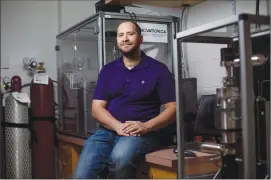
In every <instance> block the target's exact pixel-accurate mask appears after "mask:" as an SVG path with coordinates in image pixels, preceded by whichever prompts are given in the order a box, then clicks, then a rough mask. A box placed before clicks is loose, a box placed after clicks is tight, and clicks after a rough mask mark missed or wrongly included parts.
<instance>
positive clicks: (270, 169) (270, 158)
mask: <svg viewBox="0 0 271 180" xmlns="http://www.w3.org/2000/svg"><path fill="white" fill-rule="evenodd" d="M268 7H269V8H268V10H269V11H268V15H270V14H271V13H270V11H271V2H270V0H268ZM270 28H271V18H270V19H269V29H270ZM270 42H271V36H270ZM269 48H270V49H269V54H270V52H271V46H270V47H269ZM270 68H271V64H270ZM270 77H271V73H270ZM270 88H271V84H270ZM270 96H271V91H270ZM268 105H269V108H268V109H269V119H268V121H269V124H268V125H269V126H268V129H269V131H268V134H269V139H268V140H269V143H268V144H269V146H268V148H267V150H269V152H268V154H269V157H268V162H269V167H268V171H269V178H270V177H271V164H270V163H271V138H270V134H271V122H270V121H271V120H270V113H271V106H270V100H269V104H268Z"/></svg>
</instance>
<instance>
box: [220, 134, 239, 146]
mask: <svg viewBox="0 0 271 180" xmlns="http://www.w3.org/2000/svg"><path fill="white" fill-rule="evenodd" d="M221 135H222V139H221V143H223V144H235V143H236V132H222V133H221Z"/></svg>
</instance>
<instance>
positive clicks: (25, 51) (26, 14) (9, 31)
mask: <svg viewBox="0 0 271 180" xmlns="http://www.w3.org/2000/svg"><path fill="white" fill-rule="evenodd" d="M57 13H58V11H57V2H56V1H1V63H2V66H1V68H8V69H1V76H2V77H5V76H9V77H12V76H14V75H19V76H21V77H22V80H23V83H29V82H30V80H31V77H30V76H28V73H27V71H25V70H24V69H23V63H22V59H23V58H24V57H35V58H36V59H37V61H39V62H40V61H43V62H45V67H46V69H47V72H48V74H49V75H50V77H51V78H52V79H54V80H56V77H57V73H56V68H55V67H56V55H55V50H54V47H55V45H56V44H55V36H56V34H57V32H58V19H57ZM24 92H27V93H29V88H25V89H24Z"/></svg>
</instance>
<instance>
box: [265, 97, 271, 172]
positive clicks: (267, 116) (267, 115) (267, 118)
mask: <svg viewBox="0 0 271 180" xmlns="http://www.w3.org/2000/svg"><path fill="white" fill-rule="evenodd" d="M265 123H266V134H265V137H266V157H267V175H268V176H269V174H270V139H271V138H270V131H269V127H270V101H267V102H266V103H265Z"/></svg>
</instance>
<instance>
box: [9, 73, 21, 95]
mask: <svg viewBox="0 0 271 180" xmlns="http://www.w3.org/2000/svg"><path fill="white" fill-rule="evenodd" d="M10 84H11V91H12V92H21V90H22V79H21V77H20V76H13V77H12V78H11V81H10Z"/></svg>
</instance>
